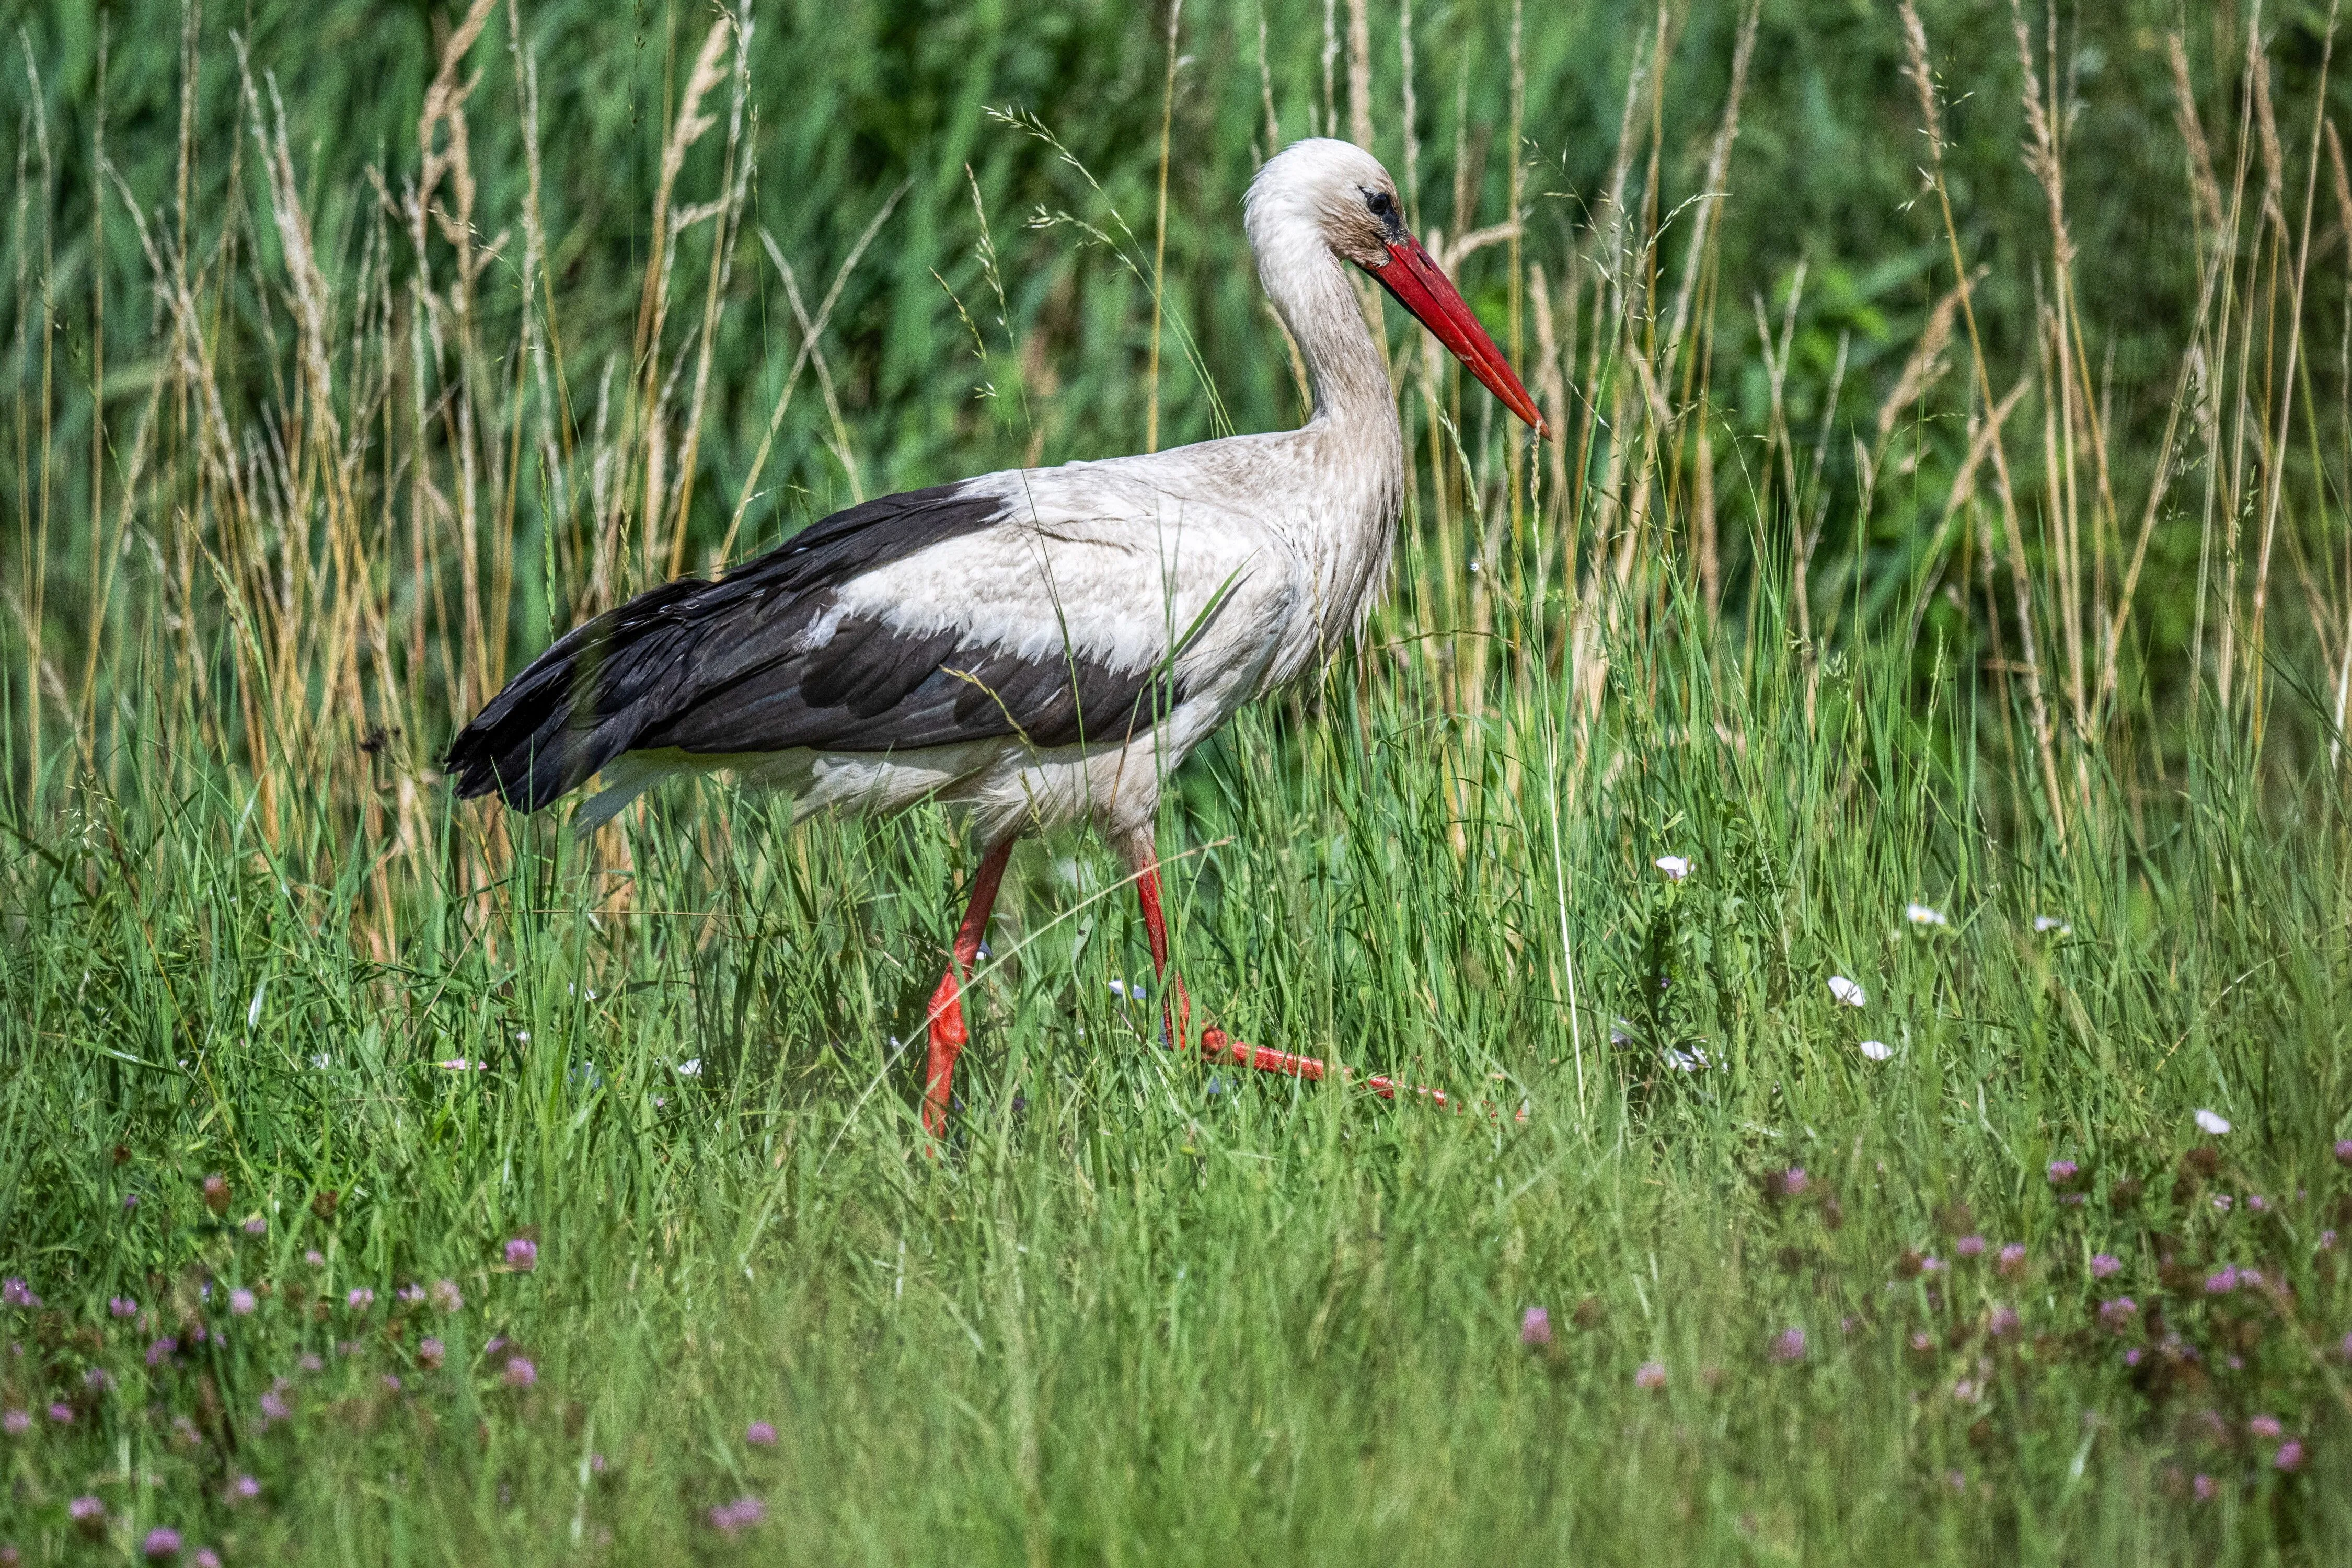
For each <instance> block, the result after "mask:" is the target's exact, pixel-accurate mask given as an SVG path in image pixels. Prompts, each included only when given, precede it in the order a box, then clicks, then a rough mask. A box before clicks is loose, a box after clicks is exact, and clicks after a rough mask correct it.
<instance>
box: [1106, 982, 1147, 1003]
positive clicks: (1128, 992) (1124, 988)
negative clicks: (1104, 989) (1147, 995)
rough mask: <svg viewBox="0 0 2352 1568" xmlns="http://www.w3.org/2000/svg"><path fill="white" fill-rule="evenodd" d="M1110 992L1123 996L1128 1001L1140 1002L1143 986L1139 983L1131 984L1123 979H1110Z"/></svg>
mask: <svg viewBox="0 0 2352 1568" xmlns="http://www.w3.org/2000/svg"><path fill="white" fill-rule="evenodd" d="M1110 994H1112V995H1114V996H1121V997H1124V998H1126V999H1127V1000H1128V1001H1129V1002H1140V1001H1142V1000H1143V987H1142V986H1141V985H1140V984H1132V983H1130V982H1128V981H1125V980H1114V981H1112V982H1111V983H1110Z"/></svg>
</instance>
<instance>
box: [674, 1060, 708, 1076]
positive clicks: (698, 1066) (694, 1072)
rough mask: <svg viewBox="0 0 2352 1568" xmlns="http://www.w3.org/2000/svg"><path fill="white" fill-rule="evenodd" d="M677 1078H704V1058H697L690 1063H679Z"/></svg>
mask: <svg viewBox="0 0 2352 1568" xmlns="http://www.w3.org/2000/svg"><path fill="white" fill-rule="evenodd" d="M677 1076H678V1077H680V1078H700V1077H701V1076H702V1058H700V1057H696V1058H693V1059H692V1060H690V1061H683V1062H680V1063H678V1064H677Z"/></svg>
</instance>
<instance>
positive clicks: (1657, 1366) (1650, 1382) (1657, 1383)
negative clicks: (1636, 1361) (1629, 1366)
mask: <svg viewBox="0 0 2352 1568" xmlns="http://www.w3.org/2000/svg"><path fill="white" fill-rule="evenodd" d="M1665 1385H1666V1363H1664V1362H1662V1361H1645V1362H1643V1363H1642V1364H1641V1365H1640V1366H1637V1367H1635V1368H1634V1369H1633V1386H1634V1387H1636V1388H1639V1389H1643V1390H1644V1391H1646V1392H1649V1393H1653V1394H1654V1393H1655V1392H1657V1391H1658V1390H1659V1389H1661V1388H1664V1387H1665Z"/></svg>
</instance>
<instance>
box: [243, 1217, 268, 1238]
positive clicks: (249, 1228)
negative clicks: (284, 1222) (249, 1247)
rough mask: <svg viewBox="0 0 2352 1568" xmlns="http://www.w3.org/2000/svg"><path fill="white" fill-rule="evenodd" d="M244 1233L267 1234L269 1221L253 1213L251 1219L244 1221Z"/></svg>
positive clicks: (253, 1234) (252, 1234) (250, 1234)
mask: <svg viewBox="0 0 2352 1568" xmlns="http://www.w3.org/2000/svg"><path fill="white" fill-rule="evenodd" d="M245 1234H246V1235H247V1236H268V1234H269V1222H268V1220H266V1219H264V1218H262V1217H261V1216H260V1215H254V1216H253V1217H252V1218H251V1219H249V1220H247V1221H246V1222H245Z"/></svg>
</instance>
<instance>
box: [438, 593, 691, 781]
mask: <svg viewBox="0 0 2352 1568" xmlns="http://www.w3.org/2000/svg"><path fill="white" fill-rule="evenodd" d="M708 586H709V584H706V583H704V582H702V581H701V580H700V579H698V578H691V577H689V578H682V579H680V580H679V581H677V582H675V583H668V584H663V585H662V586H661V587H658V588H655V589H652V590H651V591H649V592H647V593H645V594H641V595H638V596H637V597H635V598H634V599H632V600H630V601H629V602H628V603H627V604H625V605H622V606H621V607H620V608H618V609H616V610H609V611H607V612H605V613H604V615H601V616H597V617H596V618H595V619H593V620H592V621H590V622H588V623H587V624H586V625H584V626H578V627H575V628H574V629H572V631H571V632H569V633H567V634H565V636H564V637H562V639H561V640H559V641H558V642H557V643H556V644H555V645H554V646H553V647H551V648H549V649H548V650H547V651H546V652H545V653H543V654H541V655H540V656H539V657H538V658H535V659H533V660H532V661H531V663H530V668H527V669H525V670H524V671H523V672H522V673H521V674H520V675H518V676H516V677H515V678H514V679H512V680H510V681H509V682H507V685H506V689H504V690H503V691H500V692H499V694H498V695H497V696H496V697H493V698H491V699H490V700H489V701H488V703H487V704H485V705H484V706H483V708H482V710H481V711H480V712H479V713H477V714H476V715H474V720H473V722H471V723H469V724H467V726H466V727H465V728H464V729H463V730H460V731H458V732H457V739H456V740H454V741H452V742H449V752H448V755H447V756H446V758H445V759H444V760H443V762H442V764H441V765H442V768H443V771H445V772H446V773H448V774H449V776H450V778H451V779H452V781H453V782H454V783H455V784H456V785H457V795H458V798H460V799H462V800H470V799H472V798H473V797H475V796H477V795H490V794H493V793H495V794H496V795H498V797H499V799H500V800H503V801H504V802H506V804H507V805H509V806H512V807H513V808H514V809H515V810H517V811H538V810H540V809H541V808H542V807H544V806H548V805H552V804H554V803H555V802H556V801H557V800H559V799H561V798H562V797H563V796H564V795H568V794H570V793H571V792H572V790H574V789H577V788H578V787H579V786H580V785H582V784H585V783H586V782H587V781H588V780H589V779H590V778H591V777H592V776H593V775H594V774H595V773H597V772H598V771H599V770H600V769H602V768H603V767H604V765H605V764H606V763H610V762H612V761H613V760H614V758H616V757H618V756H620V755H621V753H623V752H626V751H627V750H628V749H629V748H630V747H631V746H632V745H634V744H635V742H636V740H637V737H638V735H639V734H640V733H641V732H643V731H645V729H646V727H647V726H648V725H650V724H652V723H655V722H656V721H658V720H659V719H660V717H661V716H662V715H663V714H664V713H665V712H666V711H667V697H668V695H669V693H668V691H667V686H668V684H669V679H670V677H671V675H672V674H673V672H674V671H676V670H677V667H678V664H679V658H678V656H679V654H680V652H681V647H680V645H681V642H682V641H685V640H689V639H690V638H691V637H692V636H693V635H694V631H695V629H696V628H695V627H694V626H692V625H691V624H690V623H688V622H686V621H684V620H683V619H682V618H681V617H678V616H676V615H674V614H666V613H665V612H666V611H668V610H670V609H671V608H672V606H673V605H675V604H676V602H677V601H678V600H681V599H684V598H686V597H688V596H689V595H692V594H694V593H696V592H697V591H698V590H700V589H703V588H706V587H708ZM640 787H642V786H640ZM632 793H634V792H632Z"/></svg>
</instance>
